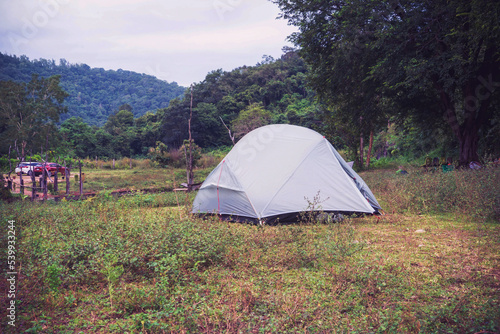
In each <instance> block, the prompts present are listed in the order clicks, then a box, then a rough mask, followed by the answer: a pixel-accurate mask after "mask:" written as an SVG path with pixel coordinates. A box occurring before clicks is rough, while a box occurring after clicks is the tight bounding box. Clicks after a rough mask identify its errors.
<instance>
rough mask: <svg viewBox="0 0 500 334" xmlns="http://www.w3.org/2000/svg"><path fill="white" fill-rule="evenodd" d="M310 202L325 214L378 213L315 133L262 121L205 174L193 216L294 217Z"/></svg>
mask: <svg viewBox="0 0 500 334" xmlns="http://www.w3.org/2000/svg"><path fill="white" fill-rule="evenodd" d="M313 201H315V202H316V204H317V205H316V207H315V208H314V210H318V211H321V212H325V213H344V214H353V213H366V214H374V213H378V210H379V209H381V207H380V205H379V204H378V202H377V200H376V199H375V196H373V194H372V192H371V191H370V189H369V188H368V186H367V185H366V183H365V182H364V181H363V180H362V179H361V177H359V175H358V174H356V172H355V171H354V170H353V169H352V168H351V167H350V166H349V165H348V164H347V163H346V162H345V161H344V159H343V158H342V157H341V156H340V154H339V153H338V152H337V151H336V150H335V148H334V147H333V146H332V144H330V143H329V142H328V140H326V139H325V138H324V137H323V136H322V135H320V134H319V133H317V132H315V131H313V130H310V129H308V128H304V127H300V126H294V125H286V124H282V125H267V126H263V127H261V128H258V129H256V130H253V131H251V132H250V133H248V134H247V135H245V136H244V137H243V138H242V139H241V140H240V141H239V142H238V143H237V144H236V145H235V146H234V147H233V149H232V150H231V151H230V152H229V153H228V154H227V155H226V157H225V158H224V159H223V160H222V161H221V162H220V163H219V165H218V166H217V167H215V169H214V170H213V171H212V172H211V173H210V174H209V175H208V177H207V178H206V180H205V181H204V182H203V184H202V186H201V187H200V190H199V191H198V194H197V196H196V198H195V200H194V203H193V209H192V212H193V213H195V214H217V215H220V216H221V217H223V218H224V219H228V220H234V221H248V222H254V223H263V222H265V223H267V224H272V223H276V222H279V223H286V222H296V221H298V220H299V217H300V212H305V211H309V210H311V209H312V208H311V205H310V204H311V203H312V202H313Z"/></svg>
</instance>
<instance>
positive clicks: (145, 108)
mask: <svg viewBox="0 0 500 334" xmlns="http://www.w3.org/2000/svg"><path fill="white" fill-rule="evenodd" d="M289 2H290V3H293V1H289ZM280 3H281V4H282V8H283V10H284V11H285V12H286V15H285V16H286V17H288V18H290V19H292V21H293V20H296V21H293V22H295V23H297V24H299V25H300V24H302V23H301V22H302V21H301V20H302V16H301V15H302V14H300V13H299V12H297V13H299V14H297V13H296V12H294V11H300V10H304V11H305V12H304V13H305V14H304V15H305V17H306V18H307V20H306V21H307V24H305V23H304V26H303V27H302V28H301V29H302V30H301V33H300V34H303V35H296V36H294V37H293V38H294V39H295V41H296V42H297V44H298V45H299V47H300V48H299V49H293V48H289V47H287V48H284V49H283V51H284V53H283V55H282V56H281V57H280V58H279V59H273V58H272V57H269V56H263V59H262V61H261V62H259V63H258V64H256V65H255V66H242V67H239V68H236V69H234V70H232V71H223V70H221V69H219V70H214V71H212V72H210V73H208V74H207V75H206V77H205V79H204V80H203V81H201V82H199V83H196V84H193V85H192V87H191V88H190V89H184V88H181V87H178V86H177V85H176V84H175V83H173V84H167V83H165V82H163V81H160V80H157V79H155V78H153V77H149V76H146V75H141V74H137V73H132V72H127V71H104V70H102V69H91V68H90V67H88V66H87V65H82V64H81V65H70V64H67V63H66V62H64V61H61V63H60V64H59V65H56V64H55V62H54V61H45V60H39V61H29V60H28V59H27V58H26V57H20V58H18V57H10V56H5V55H0V61H1V63H0V65H1V68H2V72H1V73H0V83H1V87H2V90H1V91H0V94H1V96H0V101H2V104H1V105H0V109H1V110H0V111H1V112H2V113H7V114H8V113H9V112H11V111H12V110H14V109H15V108H17V107H16V106H15V104H16V101H17V100H16V99H15V98H13V96H24V95H23V94H25V95H26V94H27V93H26V86H25V85H31V86H32V87H42V86H43V85H42V84H40V82H41V81H40V80H42V81H43V82H47V83H48V82H50V83H51V84H50V87H51V89H52V90H53V92H57V93H58V99H57V100H52V105H51V107H50V108H51V109H50V110H53V111H54V112H52V114H51V116H50V117H49V116H48V115H47V114H43V113H42V115H38V116H37V117H38V118H37V122H38V123H37V124H38V127H37V129H38V128H40V129H43V131H32V130H33V129H31V130H30V131H32V132H29V131H28V132H23V133H22V135H23V136H25V137H24V138H28V139H27V140H25V141H22V140H21V141H19V139H20V137H19V136H20V135H21V133H19V131H18V130H17V129H16V122H15V117H14V118H11V119H10V120H8V118H2V119H1V120H0V130H1V132H2V137H1V138H2V140H1V142H0V152H1V154H2V155H4V156H5V155H7V154H8V151H9V149H11V150H12V147H14V146H13V145H14V144H17V145H19V144H20V143H21V142H24V143H33V145H31V146H29V145H28V146H29V151H30V152H32V153H36V152H40V151H43V150H45V151H47V150H48V149H50V152H52V154H54V156H55V155H57V156H70V157H79V158H85V157H92V158H95V157H99V158H104V159H105V158H109V159H111V158H120V157H154V158H155V159H156V158H158V160H159V161H160V160H161V161H164V162H168V158H167V155H168V154H167V153H168V152H169V151H171V150H176V149H179V148H180V147H182V145H183V144H184V143H185V140H186V139H187V138H188V137H189V134H188V121H189V117H190V115H191V114H192V120H191V129H192V137H193V139H194V142H195V144H196V145H197V146H199V147H201V148H202V149H212V148H219V147H227V146H230V145H233V143H234V142H235V141H237V140H238V139H239V138H241V137H242V136H243V135H245V134H246V133H247V132H249V131H251V130H252V129H254V128H256V127H259V126H262V125H266V124H273V123H274V124H276V123H287V124H294V125H300V126H305V127H308V128H312V129H314V130H316V131H319V132H320V133H322V134H324V135H325V136H326V137H327V138H328V139H329V140H330V141H331V142H332V143H333V144H334V145H335V146H336V147H337V148H338V149H340V150H344V151H345V152H346V154H347V155H348V159H350V160H356V161H357V164H358V166H360V167H361V166H363V164H364V163H365V161H364V159H363V154H366V152H365V151H366V148H367V147H366V146H368V157H375V158H380V157H382V156H391V155H393V156H398V155H399V156H401V155H402V156H405V157H406V158H408V159H415V158H420V157H425V156H426V155H433V156H451V157H453V158H454V159H457V158H458V157H459V156H460V153H461V152H462V151H463V150H462V142H463V141H461V139H460V137H458V136H457V135H456V133H455V131H454V129H453V127H450V123H449V120H448V119H447V117H446V115H444V114H443V110H442V101H443V100H442V99H440V97H441V95H440V94H438V93H437V92H436V89H435V88H436V86H435V85H433V84H432V78H428V77H426V76H425V75H424V74H425V73H427V72H428V71H427V70H426V69H425V66H424V65H425V64H424V63H425V58H418V59H417V58H415V60H411V59H410V60H409V62H410V63H409V64H406V65H405V66H404V68H402V69H398V66H399V65H400V63H398V62H397V60H394V59H393V60H391V62H392V63H391V64H392V65H391V64H389V65H387V64H385V63H384V61H383V60H384V59H385V61H389V60H390V59H389V58H387V57H386V58H384V59H382V60H381V59H380V58H379V56H380V54H382V50H380V49H383V47H384V46H383V45H381V41H380V39H377V38H375V37H373V34H371V33H369V34H368V33H367V35H366V36H365V35H363V36H360V35H356V31H357V30H356V29H355V27H356V24H358V23H359V22H358V21H356V20H358V19H359V20H361V21H362V18H363V17H365V16H366V15H368V14H369V13H368V12H366V11H365V10H364V9H363V8H365V7H362V6H361V7H360V8H357V7H356V6H355V5H356V4H357V2H346V4H347V3H349V4H350V5H351V6H354V7H349V6H348V7H344V9H345V10H343V11H339V12H338V13H336V12H334V13H333V14H332V13H331V12H328V10H331V8H330V6H329V5H328V3H329V2H328V1H325V2H322V1H318V2H315V5H314V6H313V5H312V4H309V5H311V6H312V7H311V8H309V7H308V5H306V4H304V5H303V7H301V6H299V5H298V4H297V6H296V7H293V6H291V7H286V6H285V5H284V4H285V3H286V1H282V2H280ZM346 6H347V5H346ZM356 8H357V9H356ZM382 8H385V7H383V6H382ZM358 9H359V10H358ZM410 9H411V8H410ZM308 10H312V12H311V13H309V12H308ZM294 13H295V14H294ZM313 14H314V15H319V16H320V17H319V18H318V17H314V15H313ZM320 14H321V15H323V16H321V15H320ZM294 15H295V16H294ZM336 15H340V16H339V17H337V16H336ZM351 16H353V17H354V18H356V20H354V23H352V22H351V23H349V21H348V20H347V19H348V18H351ZM339 18H345V19H346V20H340V19H339ZM322 20H323V21H322ZM325 20H326V21H325ZM339 20H340V21H339ZM321 22H323V23H321ZM375 22H377V21H376V18H375V19H373V20H368V23H370V24H372V23H373V24H375ZM349 24H351V25H349ZM332 25H333V26H332ZM336 25H337V26H336ZM343 25H346V26H343ZM349 27H350V28H349ZM360 27H362V25H360ZM307 29H312V30H310V31H309V30H307ZM315 29H316V30H315ZM335 29H341V31H343V34H342V39H341V40H339V41H337V40H335V37H333V35H329V33H332V32H334V31H336V30H335ZM363 29H365V30H363ZM363 29H361V31H365V32H370V31H372V30H366V29H368V27H365V28H363ZM370 29H371V28H370ZM358 30H359V29H358ZM373 31H375V30H373ZM322 34H324V35H322ZM351 35H352V36H354V37H352V36H351ZM351 37H352V38H354V40H350V39H349V38H351ZM389 37H390V36H389ZM389 37H388V36H386V38H389ZM308 38H310V39H308ZM318 38H319V40H318ZM321 38H323V39H321ZM307 43H311V44H307ZM372 43H375V44H374V45H375V46H374V45H372ZM387 43H389V41H388V42H387ZM488 45H489V44H488ZM396 49H397V48H396ZM396 49H395V50H396ZM429 57H430V58H429V59H432V54H430V55H429ZM481 57H483V58H484V57H486V54H482V56H481ZM493 59H494V60H495V59H497V58H493ZM381 61H382V64H379V62H381ZM495 61H497V60H495ZM436 62H437V60H436ZM377 64H378V65H377ZM495 64H496V63H495ZM410 65H411V66H410ZM384 66H389V67H388V68H385V67H384ZM391 66H393V67H394V73H389V74H390V75H389V74H387V75H380V74H378V72H379V71H382V72H383V73H385V72H384V71H388V69H390V68H391ZM422 66H423V67H424V68H421V67H422ZM429 66H430V65H429ZM446 68H447V67H446ZM499 68H500V67H499ZM50 69H52V70H50ZM407 72H408V73H410V72H411V73H413V76H409V75H408V73H407ZM411 73H410V74H411ZM21 74H23V75H21ZM28 74H29V75H30V76H29V77H28ZM33 74H35V76H33ZM418 75H420V77H419V79H417V77H418ZM496 75H497V74H496V72H495V71H492V73H491V75H489V74H488V73H486V74H484V75H483V76H479V77H478V80H479V81H480V82H482V83H481V85H479V86H476V88H477V87H479V88H478V89H477V90H476V91H475V93H477V94H479V96H478V95H475V97H476V98H477V99H478V100H481V101H478V102H481V103H482V102H488V103H487V104H485V106H486V105H487V108H486V107H484V108H485V110H486V111H487V112H486V113H485V114H481V115H483V116H480V113H479V110H469V109H471V108H469V109H468V108H466V106H465V108H464V106H463V105H462V109H460V108H459V107H460V105H459V104H458V106H457V107H456V109H455V114H456V117H457V123H459V124H458V127H459V129H462V130H460V131H462V132H466V130H468V129H469V128H470V127H471V126H470V125H471V124H472V125H473V127H474V126H476V125H477V126H476V130H477V135H478V136H479V139H478V140H477V143H476V144H475V145H477V147H476V154H477V157H478V159H480V160H481V159H485V160H486V159H489V158H491V157H498V154H500V112H499V110H500V109H499V106H500V96H499V95H500V94H499V92H500V89H497V87H498V86H499V83H498V81H500V79H498V80H497V77H496ZM16 76H17V78H18V80H14V81H8V80H9V79H11V78H12V77H16ZM65 76H66V77H69V78H72V80H70V81H69V82H70V83H69V84H68V83H67V82H66V85H69V86H66V88H65V83H64V78H65ZM30 78H31V83H30V81H29V80H30ZM127 78H128V79H130V80H128V79H127ZM398 78H399V79H400V81H398V80H397V79H398ZM405 78H406V79H405ZM403 79H405V80H403ZM459 79H460V78H459ZM6 80H7V81H6ZM450 80H451V79H450ZM457 80H458V79H457ZM460 80H461V79H460ZM37 82H38V83H37ZM446 82H448V81H446ZM450 82H452V81H450ZM104 83H105V84H106V89H105V88H104V87H102V85H103V84H104ZM449 84H450V85H452V86H453V85H455V86H453V87H455V95H457V96H461V95H460V94H462V93H461V89H459V86H458V84H451V83H449ZM165 85H167V86H168V87H173V88H175V89H174V90H173V91H175V94H174V93H173V91H172V90H170V91H168V90H166V89H164V88H165V87H167V86H165ZM67 87H69V88H67ZM83 87H90V88H89V89H88V90H85V93H84V92H83ZM109 87H112V88H113V89H108V88H109ZM155 87H157V88H155ZM467 87H468V86H467ZM472 87H474V86H472ZM79 89H81V90H79ZM65 91H66V92H65ZM108 91H109V92H108ZM111 93H113V94H114V93H116V95H112V94H111ZM124 93H126V94H125V95H123V94H124ZM169 94H170V95H169ZM167 95H168V96H167ZM124 97H127V98H124ZM128 97H133V99H132V100H130V99H128ZM191 97H192V100H191ZM462 98H463V95H462ZM18 100H19V99H18ZM63 100H64V101H65V102H62V101H63ZM89 101H93V102H90V104H91V105H92V106H89ZM130 101H136V102H135V104H134V103H132V102H130ZM140 101H143V102H144V104H141V103H140ZM154 101H156V102H154ZM457 101H460V98H459V99H458V100H457ZM128 102H130V103H128ZM146 102H149V103H150V104H147V103H146ZM154 103H156V104H157V105H156V106H154ZM39 105H40V104H39ZM72 105H75V106H76V107H74V108H73V107H72ZM481 105H482V104H481ZM138 106H139V107H138ZM191 107H192V110H191ZM89 108H90V109H92V110H94V111H96V112H97V113H99V118H96V116H95V114H93V113H89V112H88V110H90V109H89ZM138 108H139V109H138ZM141 108H142V109H141ZM481 108H483V107H481ZM481 108H479V109H481ZM29 110H30V108H23V112H27V113H28V114H29ZM39 110H41V109H39ZM464 110H465V111H469V113H468V114H467V113H464ZM191 111H192V113H191ZM472 114H474V115H476V116H475V117H474V118H473V119H475V120H477V122H469V121H468V120H467V119H468V118H467V117H469V116H470V115H472ZM468 115H469V116H468ZM31 116H33V115H31ZM31 116H30V117H31ZM483 118H485V119H486V120H484V119H483ZM96 119H99V122H96ZM26 124H29V122H26ZM35 130H36V129H35ZM41 133H45V134H47V133H49V134H50V135H48V136H47V135H45V140H43V139H42V138H41V136H40V134H41ZM11 134H12V135H11ZM30 136H31V137H30ZM36 136H38V137H36ZM368 143H369V144H368ZM28 146H27V148H28ZM166 152H167V153H166ZM11 156H13V155H11ZM366 165H369V160H368V159H367V161H366Z"/></svg>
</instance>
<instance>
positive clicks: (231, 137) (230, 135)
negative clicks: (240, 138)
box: [219, 116, 235, 145]
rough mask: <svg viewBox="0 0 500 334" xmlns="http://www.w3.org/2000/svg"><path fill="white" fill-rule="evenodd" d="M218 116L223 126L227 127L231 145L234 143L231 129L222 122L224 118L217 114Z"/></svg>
mask: <svg viewBox="0 0 500 334" xmlns="http://www.w3.org/2000/svg"><path fill="white" fill-rule="evenodd" d="M219 118H220V120H221V122H222V124H224V127H225V128H226V129H227V131H228V133H229V139H231V141H232V142H233V145H235V143H234V135H233V134H232V133H231V129H229V128H228V127H227V125H226V123H224V120H223V119H222V117H220V116H219Z"/></svg>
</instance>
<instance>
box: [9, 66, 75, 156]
mask: <svg viewBox="0 0 500 334" xmlns="http://www.w3.org/2000/svg"><path fill="white" fill-rule="evenodd" d="M59 82H60V77H59V76H52V77H49V78H43V77H38V75H36V74H34V75H33V76H32V78H31V81H30V82H28V83H24V82H21V83H17V82H13V81H1V82H0V119H1V121H0V128H1V129H2V133H1V135H0V137H1V139H0V142H1V143H2V147H1V150H2V152H3V153H6V151H7V150H8V148H9V146H12V147H14V145H15V144H17V145H19V147H20V148H21V151H20V155H21V157H24V156H25V155H26V153H27V152H28V151H33V152H38V151H39V150H40V149H41V147H42V146H43V147H45V146H46V145H47V144H49V145H50V144H51V142H52V140H53V139H55V138H54V134H57V128H56V123H57V122H59V117H60V115H61V114H62V113H65V112H66V111H67V108H66V107H64V106H63V102H64V99H65V98H66V97H67V96H68V93H66V92H65V91H64V90H63V89H62V88H61V87H60V85H59Z"/></svg>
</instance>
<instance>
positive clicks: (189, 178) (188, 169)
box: [184, 86, 193, 191]
mask: <svg viewBox="0 0 500 334" xmlns="http://www.w3.org/2000/svg"><path fill="white" fill-rule="evenodd" d="M189 110H190V111H189V121H188V131H189V157H188V155H187V152H186V160H187V161H186V172H187V190H188V191H191V190H192V188H193V139H192V137H191V119H192V118H193V86H191V107H190V109H189ZM184 148H185V146H184Z"/></svg>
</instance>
